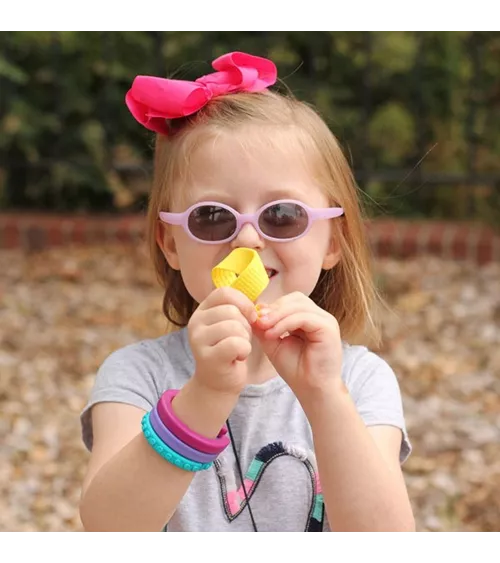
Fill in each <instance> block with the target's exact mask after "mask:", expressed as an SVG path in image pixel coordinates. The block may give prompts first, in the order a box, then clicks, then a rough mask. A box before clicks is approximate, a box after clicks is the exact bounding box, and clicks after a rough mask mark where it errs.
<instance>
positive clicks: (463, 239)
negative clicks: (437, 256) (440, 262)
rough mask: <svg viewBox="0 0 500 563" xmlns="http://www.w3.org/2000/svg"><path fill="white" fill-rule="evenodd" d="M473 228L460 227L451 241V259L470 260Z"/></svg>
mask: <svg viewBox="0 0 500 563" xmlns="http://www.w3.org/2000/svg"><path fill="white" fill-rule="evenodd" d="M470 237H471V228H470V227H469V226H468V225H460V226H459V227H458V228H457V229H456V230H455V233H454V236H453V238H452V240H451V241H450V257H451V258H453V259H455V260H465V259H467V258H468V253H469V242H470Z"/></svg>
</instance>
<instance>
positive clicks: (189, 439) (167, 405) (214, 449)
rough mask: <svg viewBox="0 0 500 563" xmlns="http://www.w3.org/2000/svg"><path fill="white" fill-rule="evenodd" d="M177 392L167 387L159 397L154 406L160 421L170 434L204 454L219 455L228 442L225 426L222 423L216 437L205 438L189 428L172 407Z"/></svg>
mask: <svg viewBox="0 0 500 563" xmlns="http://www.w3.org/2000/svg"><path fill="white" fill-rule="evenodd" d="M178 392H179V391H178V390H176V389H169V390H168V391H165V392H164V393H163V394H162V396H161V397H160V400H159V401H158V403H157V405H156V408H157V411H158V415H159V416H160V419H161V421H162V422H163V424H164V425H165V426H166V427H167V428H168V429H169V430H170V432H172V434H174V435H175V436H177V438H179V440H182V441H183V442H184V443H185V444H187V445H188V446H191V447H192V448H193V449H195V450H198V451H199V452H203V453H206V454H215V455H219V454H220V453H221V452H222V451H223V450H225V449H226V448H227V446H228V445H229V444H230V440H229V437H228V436H227V428H226V426H225V425H224V427H223V428H222V430H221V431H220V432H219V435H218V436H217V438H207V437H206V436H202V435H201V434H198V433H196V432H194V431H193V430H191V429H190V428H189V427H188V426H186V425H185V424H184V423H183V422H182V421H181V420H179V419H178V418H177V416H176V415H175V413H174V411H173V409H172V399H173V398H174V397H175V396H176V395H177V393H178Z"/></svg>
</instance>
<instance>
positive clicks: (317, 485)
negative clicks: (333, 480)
mask: <svg viewBox="0 0 500 563" xmlns="http://www.w3.org/2000/svg"><path fill="white" fill-rule="evenodd" d="M314 483H315V487H314V489H315V490H314V494H316V495H320V494H321V493H322V492H323V491H322V489H321V483H320V481H319V476H318V474H317V473H316V475H315V476H314Z"/></svg>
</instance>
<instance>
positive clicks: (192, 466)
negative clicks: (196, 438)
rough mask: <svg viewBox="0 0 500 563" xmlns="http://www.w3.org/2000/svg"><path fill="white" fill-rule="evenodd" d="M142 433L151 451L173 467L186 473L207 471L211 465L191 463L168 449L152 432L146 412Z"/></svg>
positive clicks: (143, 418)
mask: <svg viewBox="0 0 500 563" xmlns="http://www.w3.org/2000/svg"><path fill="white" fill-rule="evenodd" d="M141 424H142V432H143V433H144V436H145V438H146V440H147V441H148V443H149V445H150V446H151V447H152V448H153V450H154V451H155V452H156V453H158V454H159V455H161V457H162V458H163V459H166V460H167V461H169V462H170V463H172V464H173V465H176V466H177V467H180V468H181V469H185V470H186V471H203V470H204V469H209V468H210V467H211V466H212V462H211V463H199V462H196V461H191V460H190V459H187V458H185V457H183V456H181V455H179V454H178V453H177V452H175V451H174V450H172V449H171V448H169V447H168V446H167V445H166V444H164V443H163V442H162V441H161V440H160V438H159V437H158V435H157V434H156V433H155V431H154V430H153V427H152V426H151V422H150V420H149V413H148V412H147V413H146V414H145V415H144V416H143V417H142V423H141Z"/></svg>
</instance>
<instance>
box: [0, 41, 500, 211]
mask: <svg viewBox="0 0 500 563" xmlns="http://www.w3.org/2000/svg"><path fill="white" fill-rule="evenodd" d="M232 50H242V51H248V52H251V53H254V54H256V55H262V56H267V57H271V58H272V59H273V60H274V61H275V62H276V64H277V66H278V69H279V76H280V80H281V81H282V83H283V87H287V88H290V89H291V90H292V91H293V92H294V93H295V94H296V95H297V96H298V97H299V98H301V99H304V100H306V101H308V102H311V103H314V104H315V105H316V106H317V107H318V109H319V110H320V112H321V113H322V115H323V116H324V118H325V119H326V121H327V123H328V124H329V126H330V127H331V128H332V130H333V132H334V133H335V134H336V135H337V136H338V137H339V139H340V141H341V142H342V143H343V145H344V147H345V150H346V153H347V154H349V158H350V161H351V163H352V164H353V166H354V169H355V173H356V175H357V178H358V181H359V184H360V187H361V188H362V190H364V191H365V193H366V196H367V199H368V200H369V201H370V200H375V204H374V205H372V206H371V209H372V211H374V212H376V213H391V214H401V215H413V216H429V215H436V216H448V217H470V216H471V214H473V213H474V214H475V215H476V216H479V217H483V218H487V219H488V220H494V218H495V217H496V219H498V217H499V215H496V214H495V212H494V211H492V210H494V209H498V207H499V199H500V197H499V187H498V186H499V180H500V137H499V136H498V134H497V131H498V127H499V125H500V108H499V94H498V92H500V72H499V71H500V62H499V61H500V33H497V32H403V31H400V32H304V31H293V32H292V31H288V32H222V31H215V32H196V31H189V32H143V31H127V32H73V31H64V32H35V31H22V32H21V31H20V32H4V33H3V34H2V35H0V206H1V207H3V208H23V209H26V208H30V207H31V208H38V209H51V210H56V211H67V210H71V211H78V210H80V211H86V210H92V211H109V212H116V211H119V210H121V209H126V210H131V209H134V210H135V209H140V208H142V206H143V205H144V203H145V200H146V198H147V193H148V188H149V173H150V166H151V150H150V147H151V140H152V136H151V135H150V134H149V132H147V131H146V130H145V129H143V128H141V127H140V126H138V125H137V124H136V122H135V121H134V120H133V119H132V118H131V116H130V114H129V113H128V110H127V108H126V106H125V104H124V97H125V93H126V92H127V89H128V88H129V87H130V84H131V82H132V80H133V78H134V77H135V76H136V75H137V74H155V75H158V76H168V77H175V78H184V79H195V78H196V77H198V76H200V75H201V74H204V73H207V72H210V71H211V64H210V63H211V61H212V60H213V59H214V58H215V57H217V56H219V55H221V54H222V53H224V52H227V51H232ZM409 171H412V172H411V173H409ZM450 174H455V175H457V176H456V178H457V179H456V180H455V181H453V180H452V181H450V180H449V179H447V178H446V177H444V178H443V175H444V176H446V175H450ZM466 176H471V177H472V178H473V179H474V178H475V181H473V182H472V183H470V185H469V184H467V185H466V184H465V182H464V181H463V178H465V177H466ZM495 182H496V183H495Z"/></svg>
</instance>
